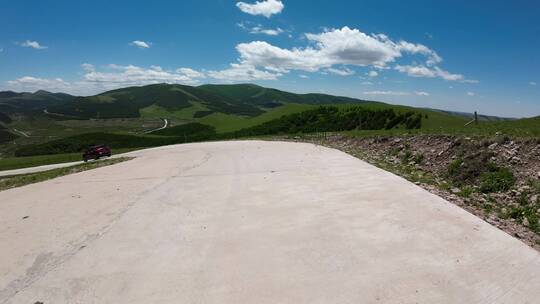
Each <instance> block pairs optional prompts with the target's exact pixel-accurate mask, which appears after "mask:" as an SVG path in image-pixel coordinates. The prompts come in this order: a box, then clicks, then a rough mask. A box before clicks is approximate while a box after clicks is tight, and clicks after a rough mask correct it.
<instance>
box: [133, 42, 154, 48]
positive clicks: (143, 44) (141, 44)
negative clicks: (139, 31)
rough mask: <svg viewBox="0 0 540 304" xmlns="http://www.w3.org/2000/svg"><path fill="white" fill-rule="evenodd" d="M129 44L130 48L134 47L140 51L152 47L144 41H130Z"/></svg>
mask: <svg viewBox="0 0 540 304" xmlns="http://www.w3.org/2000/svg"><path fill="white" fill-rule="evenodd" d="M129 44H130V45H132V46H136V47H138V48H140V49H149V48H150V46H151V45H152V43H150V42H145V41H142V40H134V41H131V42H130V43H129Z"/></svg>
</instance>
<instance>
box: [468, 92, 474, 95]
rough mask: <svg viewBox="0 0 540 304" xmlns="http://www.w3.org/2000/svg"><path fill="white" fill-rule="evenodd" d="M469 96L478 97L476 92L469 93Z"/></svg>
mask: <svg viewBox="0 0 540 304" xmlns="http://www.w3.org/2000/svg"><path fill="white" fill-rule="evenodd" d="M467 96H476V93H474V92H467Z"/></svg>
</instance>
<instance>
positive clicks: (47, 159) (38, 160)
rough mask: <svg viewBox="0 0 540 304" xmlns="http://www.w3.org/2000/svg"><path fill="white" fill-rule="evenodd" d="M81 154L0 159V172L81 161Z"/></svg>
mask: <svg viewBox="0 0 540 304" xmlns="http://www.w3.org/2000/svg"><path fill="white" fill-rule="evenodd" d="M138 149H139V148H123V149H113V151H112V152H113V154H120V153H126V152H130V151H134V150H138ZM81 160H82V155H81V153H61V154H50V155H36V156H26V157H8V158H2V159H0V171H4V170H14V169H21V168H28V167H36V166H43V165H50V164H61V163H69V162H75V161H81Z"/></svg>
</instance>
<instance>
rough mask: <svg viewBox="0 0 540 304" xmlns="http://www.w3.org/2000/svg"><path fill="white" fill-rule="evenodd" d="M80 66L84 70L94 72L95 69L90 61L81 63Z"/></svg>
mask: <svg viewBox="0 0 540 304" xmlns="http://www.w3.org/2000/svg"><path fill="white" fill-rule="evenodd" d="M81 68H82V69H83V70H85V71H86V72H94V71H95V70H96V68H95V67H94V66H93V65H92V64H90V63H83V64H81Z"/></svg>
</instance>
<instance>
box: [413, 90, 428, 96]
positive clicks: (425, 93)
mask: <svg viewBox="0 0 540 304" xmlns="http://www.w3.org/2000/svg"><path fill="white" fill-rule="evenodd" d="M414 94H416V95H418V96H429V93H428V92H423V91H416V92H414Z"/></svg>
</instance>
